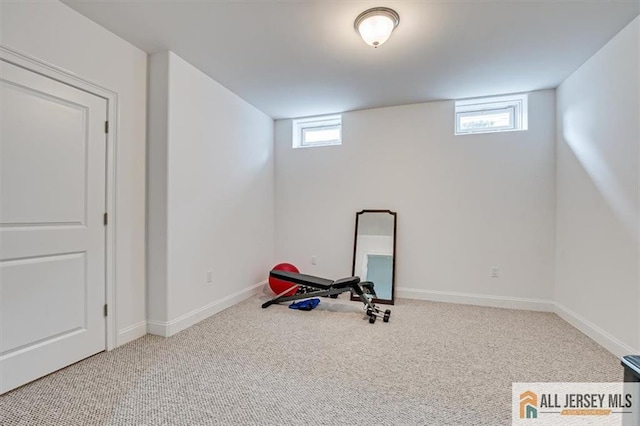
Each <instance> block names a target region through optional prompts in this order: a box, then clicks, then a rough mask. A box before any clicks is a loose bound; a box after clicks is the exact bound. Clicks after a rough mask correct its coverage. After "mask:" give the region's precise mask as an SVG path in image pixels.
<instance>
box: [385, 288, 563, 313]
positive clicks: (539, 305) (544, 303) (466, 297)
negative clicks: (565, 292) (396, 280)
mask: <svg viewBox="0 0 640 426" xmlns="http://www.w3.org/2000/svg"><path fill="white" fill-rule="evenodd" d="M396 295H397V297H400V298H406V299H417V300H430V301H432V302H446V303H460V304H463V305H478V306H489V307H492V308H506V309H524V310H528V311H540V312H554V303H553V302H552V301H551V300H543V299H525V298H521V297H508V296H487V295H484V294H471V293H458V292H453V291H452V292H449V291H436V290H423V289H418V288H409V287H398V288H397V289H396Z"/></svg>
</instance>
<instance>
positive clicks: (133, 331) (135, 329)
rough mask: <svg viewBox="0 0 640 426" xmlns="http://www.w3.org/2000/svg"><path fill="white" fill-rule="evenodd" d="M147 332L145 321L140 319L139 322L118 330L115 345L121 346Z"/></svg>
mask: <svg viewBox="0 0 640 426" xmlns="http://www.w3.org/2000/svg"><path fill="white" fill-rule="evenodd" d="M145 334H147V322H146V321H140V322H139V323H136V324H133V325H130V326H129V327H125V328H123V329H122V330H120V331H118V337H117V339H116V347H117V346H122V345H124V344H125V343H129V342H131V341H133V340H136V339H138V338H140V337H142V336H144V335H145Z"/></svg>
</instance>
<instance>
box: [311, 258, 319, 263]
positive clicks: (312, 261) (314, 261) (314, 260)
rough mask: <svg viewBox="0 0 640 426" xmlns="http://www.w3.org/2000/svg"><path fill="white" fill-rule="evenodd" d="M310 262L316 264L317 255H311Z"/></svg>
mask: <svg viewBox="0 0 640 426" xmlns="http://www.w3.org/2000/svg"><path fill="white" fill-rule="evenodd" d="M311 264H312V265H317V264H318V256H311Z"/></svg>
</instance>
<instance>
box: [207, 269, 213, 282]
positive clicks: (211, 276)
mask: <svg viewBox="0 0 640 426" xmlns="http://www.w3.org/2000/svg"><path fill="white" fill-rule="evenodd" d="M207 282H208V283H212V282H213V271H207Z"/></svg>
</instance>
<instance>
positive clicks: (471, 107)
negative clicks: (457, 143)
mask: <svg viewBox="0 0 640 426" xmlns="http://www.w3.org/2000/svg"><path fill="white" fill-rule="evenodd" d="M496 111H507V112H509V113H510V120H509V121H510V122H509V125H508V126H501V127H493V128H483V127H478V128H471V129H463V128H462V126H461V118H464V117H471V116H474V115H475V116H478V117H481V116H482V115H489V114H491V113H495V112H496ZM454 122H455V131H454V134H455V135H456V136H463V135H477V134H483V133H498V132H517V131H524V130H528V95H527V94H526V93H525V94H517V95H508V96H491V97H485V98H474V99H461V100H457V101H455V109H454Z"/></svg>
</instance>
